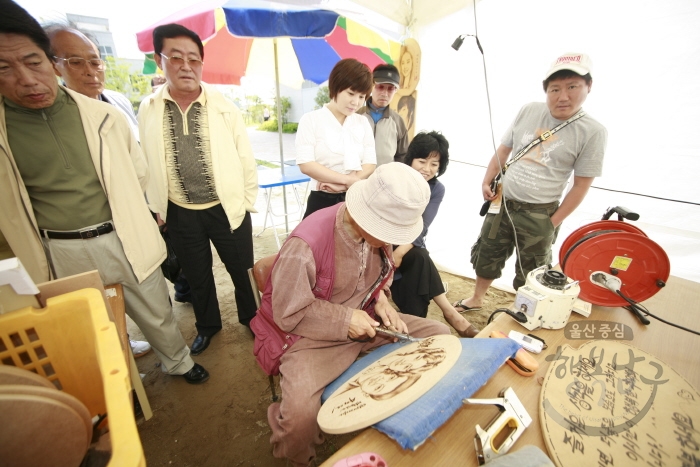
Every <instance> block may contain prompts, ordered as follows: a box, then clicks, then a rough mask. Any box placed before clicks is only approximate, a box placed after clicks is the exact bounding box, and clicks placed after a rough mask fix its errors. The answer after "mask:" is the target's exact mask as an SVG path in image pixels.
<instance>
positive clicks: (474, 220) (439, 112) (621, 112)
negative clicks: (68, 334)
mask: <svg viewBox="0 0 700 467" xmlns="http://www.w3.org/2000/svg"><path fill="white" fill-rule="evenodd" d="M282 1H287V2H290V3H297V4H299V3H303V4H312V3H313V4H317V5H318V4H319V2H318V0H282ZM321 5H324V6H326V7H327V8H332V9H335V10H338V11H342V12H343V13H344V14H348V15H350V16H354V17H355V18H356V19H358V20H360V21H363V20H364V21H365V22H368V23H370V24H372V25H374V26H375V27H380V28H382V29H383V30H385V31H391V30H392V28H391V26H387V25H386V24H379V23H381V21H377V18H378V16H379V15H381V17H382V18H384V19H386V18H388V19H390V20H392V21H389V23H391V24H393V25H394V26H396V27H394V28H393V30H394V31H399V32H398V34H399V35H401V34H403V36H404V37H407V36H411V37H414V38H415V39H417V40H418V42H419V44H420V45H421V49H422V51H423V53H422V64H421V81H420V83H419V85H418V92H419V97H418V106H417V114H416V118H417V123H416V128H417V130H421V129H424V130H440V131H442V132H443V133H444V134H445V136H446V137H447V138H448V140H449V141H450V144H451V151H450V152H451V158H452V161H453V162H452V163H451V164H450V167H449V169H448V171H447V173H446V174H445V176H444V178H443V182H444V183H445V185H446V187H447V195H446V197H445V201H444V203H443V206H442V208H441V211H440V215H438V216H437V219H436V220H435V222H434V224H433V226H432V227H431V229H430V234H429V236H428V248H429V249H430V251H431V256H432V257H433V258H434V259H435V261H436V263H438V265H439V266H441V268H442V269H446V270H448V271H450V272H455V273H458V274H461V275H465V276H470V277H474V271H473V270H472V268H471V264H470V263H469V250H470V247H471V245H472V244H473V243H474V241H475V240H476V238H477V236H478V232H479V229H480V226H481V222H482V218H480V217H479V216H478V215H477V212H478V210H479V207H480V205H481V203H482V201H481V188H480V187H481V181H482V178H483V174H484V167H485V165H486V164H487V162H488V159H489V157H490V156H491V154H493V150H494V142H493V141H492V137H491V135H492V130H491V124H490V118H491V116H490V114H489V100H490V105H491V110H492V119H493V134H494V136H495V145H496V146H497V145H498V144H499V142H500V137H501V135H502V134H503V132H504V131H505V130H506V128H507V127H508V125H509V124H510V122H511V120H512V119H513V118H514V117H515V115H516V113H517V111H518V110H519V109H520V107H521V106H522V105H524V104H525V103H527V102H531V101H542V100H544V93H543V91H542V87H541V86H542V85H541V83H542V79H543V78H544V76H543V75H544V73H545V72H546V70H547V69H548V67H549V64H550V63H551V61H553V60H554V59H555V58H556V57H557V56H559V55H561V54H563V53H567V52H585V53H588V54H589V55H590V56H591V57H592V59H593V63H594V69H593V78H594V82H593V89H592V92H591V94H590V96H589V98H588V100H587V102H586V104H585V106H584V108H585V109H586V110H587V111H588V113H589V114H591V115H592V116H594V117H595V118H596V119H597V120H599V121H600V122H601V123H603V124H604V125H605V126H606V127H607V129H608V132H609V140H608V148H607V152H606V159H605V167H604V174H603V176H602V177H599V178H597V179H596V180H595V182H594V185H593V188H592V189H591V191H590V192H589V194H588V196H587V197H586V199H585V201H584V202H583V204H582V205H581V206H580V207H579V208H578V210H577V211H576V212H575V213H574V214H572V216H570V217H569V218H568V219H567V220H566V221H565V222H564V224H563V226H562V229H561V232H560V235H559V240H558V242H557V244H556V245H555V247H554V249H553V251H554V256H555V258H554V259H555V261H556V260H558V252H559V246H560V245H561V243H562V241H563V240H564V239H565V238H566V237H567V236H568V235H569V233H571V232H572V231H573V230H575V229H576V228H578V227H580V226H582V225H585V224H587V223H590V222H594V221H597V220H599V219H600V217H601V216H602V214H603V212H604V211H605V210H606V209H607V208H608V207H610V206H616V205H622V206H626V207H628V208H630V209H632V210H634V211H636V212H638V213H639V214H640V215H641V218H640V220H639V221H638V222H637V223H636V224H635V225H637V226H638V227H640V228H641V229H642V230H644V231H645V233H646V234H647V235H648V236H649V237H650V238H651V239H652V240H654V241H655V242H657V243H659V244H660V245H661V247H662V248H663V249H664V250H665V252H666V253H667V254H668V256H669V257H670V261H671V273H672V274H674V275H676V276H680V277H684V278H687V279H691V280H694V281H699V282H700V266H698V264H700V204H699V203H700V188H699V187H700V184H699V183H698V181H697V178H698V174H700V139H698V138H697V137H695V131H696V130H697V129H698V128H700V80H698V78H697V75H698V72H700V28H698V25H700V2H697V1H695V0H669V1H666V2H638V1H634V0H616V1H614V2H610V1H607V0H589V1H586V2H578V1H574V0H527V1H523V0H482V1H480V2H478V3H477V5H476V7H474V5H473V3H472V1H471V0H446V1H442V2H435V1H434V0H382V1H376V0H323V1H322V2H321ZM474 10H476V25H475V11H474ZM385 23H386V21H385ZM397 24H398V25H400V26H397ZM476 32H478V36H479V39H480V42H481V44H482V46H483V49H484V53H485V62H486V76H487V80H485V74H484V66H483V62H482V55H481V53H480V52H479V50H478V48H477V46H476V43H475V41H474V38H473V37H466V40H465V42H464V45H463V46H462V48H461V49H460V51H459V52H457V51H455V50H454V49H452V48H451V47H450V46H451V44H452V42H453V41H454V39H455V38H456V37H457V36H459V35H463V34H475V33H476ZM486 81H488V90H487V86H486ZM513 267H514V262H513V261H512V260H511V263H510V264H509V265H507V266H506V270H505V271H504V277H503V278H502V280H500V281H497V282H496V284H497V285H500V286H505V287H508V285H509V284H510V282H511V279H512V276H513Z"/></svg>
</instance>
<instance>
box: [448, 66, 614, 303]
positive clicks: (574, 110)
mask: <svg viewBox="0 0 700 467" xmlns="http://www.w3.org/2000/svg"><path fill="white" fill-rule="evenodd" d="M591 67H592V63H591V59H590V57H588V55H585V54H581V53H568V54H565V55H562V56H561V57H559V58H557V59H556V60H555V61H554V63H552V65H551V67H550V69H549V71H548V72H547V74H546V75H545V79H544V81H543V82H542V85H543V88H544V92H545V93H546V95H547V99H546V102H544V103H542V102H533V103H530V104H527V105H525V106H524V107H523V108H522V109H521V110H520V112H519V113H518V115H517V116H516V118H515V121H514V122H513V124H512V125H511V126H510V128H509V129H508V131H506V133H505V135H504V136H503V138H502V139H501V145H500V146H499V147H498V149H497V151H496V154H495V155H494V156H493V157H492V158H491V161H490V162H489V165H488V168H487V169H486V175H485V176H484V181H483V183H482V192H483V195H484V199H485V200H490V201H495V200H496V198H497V195H496V193H495V192H494V191H493V190H492V188H491V182H492V181H493V179H494V177H495V176H496V175H497V174H498V173H499V172H501V171H502V167H503V166H504V165H505V164H506V161H507V159H508V156H509V155H510V154H511V152H513V154H514V156H513V159H514V160H515V158H516V156H517V155H518V153H519V152H521V151H522V150H523V149H524V148H527V147H528V146H530V145H531V143H532V142H534V141H537V144H535V145H532V146H531V147H530V149H529V150H526V151H523V154H524V155H523V156H522V158H521V159H519V160H517V162H513V163H512V165H510V166H509V168H508V170H507V171H506V172H505V173H504V174H503V175H502V195H503V200H502V202H501V203H495V202H492V206H491V208H492V209H490V210H489V214H487V215H486V218H485V220H484V224H483V226H482V228H481V233H480V235H479V238H478V239H477V241H476V243H475V244H474V246H472V253H471V262H472V265H473V266H474V270H475V272H476V276H477V277H476V287H475V290H474V295H473V296H472V297H469V298H467V299H464V300H460V301H458V302H456V303H455V304H454V306H455V307H456V308H458V309H461V310H462V311H470V310H476V309H479V308H480V307H481V305H482V303H483V299H484V296H485V295H486V291H487V290H488V288H489V286H490V285H491V283H492V282H493V281H494V280H495V279H497V278H499V277H501V271H502V270H503V267H504V266H505V262H506V260H507V259H508V258H509V257H510V255H511V254H513V249H514V248H515V249H516V250H517V254H518V262H517V264H516V267H515V270H516V275H515V279H514V280H513V287H514V288H515V289H516V290H517V289H518V288H519V287H520V286H522V285H524V284H525V279H526V277H527V275H528V273H529V272H530V271H532V270H533V269H536V268H538V267H540V266H542V265H545V264H550V263H551V262H552V243H554V241H555V240H556V237H557V233H558V231H559V226H560V225H561V223H562V222H563V221H564V219H566V218H567V217H568V216H569V214H571V213H572V212H573V211H574V210H575V209H576V208H577V207H578V205H579V204H581V202H582V201H583V198H584V197H585V196H586V193H588V189H589V188H590V186H591V184H592V183H593V179H594V178H595V177H598V176H600V175H601V174H602V167H603V156H604V154H605V145H606V143H607V138H608V134H607V130H606V129H605V127H603V125H601V124H600V123H598V122H597V121H596V120H594V119H593V118H592V117H591V116H590V115H587V114H586V113H585V112H583V111H582V107H583V103H584V102H585V101H586V98H587V97H588V94H589V93H590V92H591V87H592V85H593V78H592V77H591ZM567 122H568V123H567ZM572 172H573V184H572V185H571V188H570V189H569V191H568V192H567V194H566V196H564V198H563V200H562V201H561V203H560V202H559V200H560V198H561V195H562V193H563V192H564V190H565V189H566V188H567V182H568V181H569V178H570V177H571V174H572ZM496 206H500V208H496Z"/></svg>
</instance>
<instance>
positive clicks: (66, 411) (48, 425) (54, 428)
mask: <svg viewBox="0 0 700 467" xmlns="http://www.w3.org/2000/svg"><path fill="white" fill-rule="evenodd" d="M25 387H27V386H25ZM0 413H2V420H3V421H2V424H0V459H2V460H3V466H4V467H15V466H18V467H19V466H27V465H47V464H50V465H52V466H54V467H64V466H65V467H75V466H77V465H80V462H81V461H82V459H83V457H85V453H86V452H87V447H86V445H85V423H84V422H83V419H82V417H81V416H80V415H78V414H77V413H76V412H75V410H73V409H72V408H70V407H68V406H67V405H66V404H63V403H61V402H58V401H57V400H54V399H49V398H46V397H43V396H33V395H25V394H0Z"/></svg>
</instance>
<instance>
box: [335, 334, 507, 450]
mask: <svg viewBox="0 0 700 467" xmlns="http://www.w3.org/2000/svg"><path fill="white" fill-rule="evenodd" d="M460 341H461V343H462V354H461V355H460V356H459V359H458V360H457V363H455V365H454V366H453V367H452V369H451V370H450V371H449V372H448V373H447V375H445V377H443V378H442V379H441V380H440V381H439V382H438V383H437V384H436V385H435V386H433V387H432V388H431V389H430V390H429V391H428V392H427V393H425V394H423V396H421V397H420V398H419V399H418V400H417V401H415V402H414V403H412V404H411V405H409V406H408V407H406V408H405V409H403V410H401V411H400V412H397V413H396V414H394V415H392V416H391V417H389V418H386V419H384V420H382V421H381V422H379V423H377V424H375V425H374V428H376V429H377V430H379V431H381V432H382V433H385V434H387V435H388V436H389V437H390V438H393V439H394V440H396V441H397V442H398V443H399V445H400V446H401V447H402V448H404V449H413V450H415V449H416V448H417V447H418V446H420V445H421V444H423V442H425V440H427V439H428V437H429V436H430V435H431V434H432V433H433V432H434V431H435V430H436V429H438V428H439V427H440V426H441V425H442V424H443V423H445V422H446V421H447V420H449V418H450V417H451V416H452V415H453V414H454V413H455V412H456V411H457V409H459V408H460V407H461V406H462V399H465V398H467V397H471V396H472V395H473V394H474V393H475V392H476V391H477V390H478V389H479V388H480V387H481V386H483V385H484V384H485V383H486V381H488V380H489V378H491V376H492V375H493V374H494V373H495V372H496V370H498V369H499V368H500V367H501V365H503V363H504V362H505V361H506V360H508V358H510V357H512V356H514V355H515V352H517V351H518V349H519V348H520V346H519V345H518V343H516V342H515V341H513V340H512V339H460ZM402 345H403V344H401V343H399V342H397V343H394V344H388V345H384V346H382V347H379V348H377V349H375V350H374V351H372V352H370V353H369V354H368V355H366V356H364V357H362V358H361V359H359V360H356V361H355V363H353V364H352V365H350V367H349V368H348V369H347V370H345V372H344V373H343V374H342V375H340V376H338V378H337V379H336V380H335V381H333V382H332V383H331V384H329V385H328V386H327V387H326V389H325V390H324V391H323V395H322V396H321V400H322V401H323V402H325V401H326V399H328V398H329V397H330V396H331V395H332V394H333V393H334V392H335V390H336V389H338V388H339V387H340V386H342V385H343V384H344V383H345V382H347V381H348V380H349V379H350V378H351V377H353V376H355V375H356V374H357V373H359V372H360V371H362V370H364V369H365V368H366V367H368V366H369V365H370V364H372V363H374V362H375V361H377V360H379V359H380V358H381V357H383V356H385V355H387V354H389V353H391V352H393V351H394V350H396V349H398V348H400V347H401V346H402ZM493 397H497V394H494V395H493Z"/></svg>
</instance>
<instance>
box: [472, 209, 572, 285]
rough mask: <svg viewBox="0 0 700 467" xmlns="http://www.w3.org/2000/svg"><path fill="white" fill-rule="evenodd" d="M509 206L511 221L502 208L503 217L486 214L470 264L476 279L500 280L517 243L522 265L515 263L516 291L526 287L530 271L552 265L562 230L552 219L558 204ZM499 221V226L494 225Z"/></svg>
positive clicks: (514, 280) (501, 215)
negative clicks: (555, 243) (555, 246)
mask: <svg viewBox="0 0 700 467" xmlns="http://www.w3.org/2000/svg"><path fill="white" fill-rule="evenodd" d="M506 207H507V208H508V214H510V218H509V216H508V214H507V213H506V212H505V210H504V209H503V208H501V213H500V214H487V215H486V218H485V219H484V225H483V226H482V227H481V233H480V234H479V238H478V239H477V240H476V243H474V245H473V246H472V251H471V263H472V265H473V266H474V270H475V271H476V275H477V276H479V277H482V278H484V279H489V280H493V279H498V278H499V277H501V272H502V271H503V267H504V266H505V264H506V260H508V258H510V256H511V255H512V254H513V250H514V249H515V245H516V240H517V246H518V254H519V257H520V264H518V263H516V264H515V279H513V288H514V289H516V290H517V289H518V288H519V287H520V286H522V285H524V284H525V278H526V277H527V275H528V273H529V272H530V271H532V270H533V269H536V268H538V267H540V266H542V265H544V264H550V263H551V262H552V244H553V243H554V242H555V241H556V239H557V234H558V233H559V227H557V228H554V226H553V225H552V222H551V220H550V218H551V216H552V214H554V211H556V210H557V208H558V207H559V202H558V201H557V202H554V203H547V204H532V203H521V202H518V201H512V200H508V201H506ZM499 218H500V222H499V224H498V225H497V226H494V223H495V222H498V221H499ZM511 219H512V220H513V222H512V224H511ZM513 227H515V230H514V229H513ZM492 228H493V229H494V231H493V232H492ZM494 232H495V235H493V233H494ZM489 233H492V235H489ZM489 237H492V238H489ZM520 265H522V270H521V269H520Z"/></svg>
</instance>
